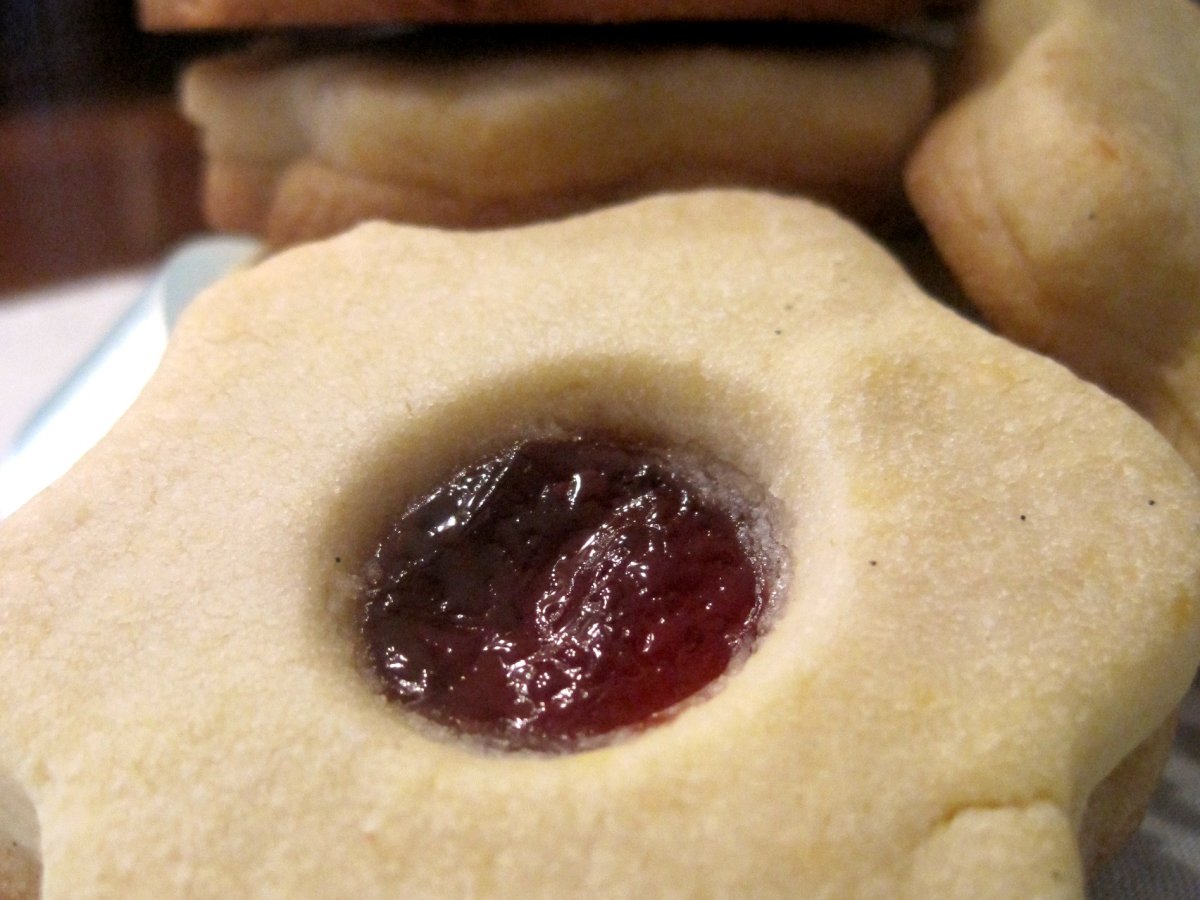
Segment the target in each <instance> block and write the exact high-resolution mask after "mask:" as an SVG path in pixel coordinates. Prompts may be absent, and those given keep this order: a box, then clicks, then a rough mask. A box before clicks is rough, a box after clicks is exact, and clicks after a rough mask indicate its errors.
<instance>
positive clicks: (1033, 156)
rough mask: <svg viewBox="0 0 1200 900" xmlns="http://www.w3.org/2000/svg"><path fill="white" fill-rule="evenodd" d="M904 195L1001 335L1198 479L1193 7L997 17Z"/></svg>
mask: <svg viewBox="0 0 1200 900" xmlns="http://www.w3.org/2000/svg"><path fill="white" fill-rule="evenodd" d="M959 74H960V76H961V81H960V83H958V84H956V85H954V89H955V90H956V91H957V92H958V93H960V94H961V98H960V99H959V100H958V101H957V102H956V103H954V104H953V105H952V106H951V107H950V109H949V110H948V111H947V112H946V113H945V114H943V115H941V116H940V117H939V118H938V119H937V120H936V121H935V122H934V124H933V126H932V127H931V128H930V129H929V132H928V133H927V134H926V135H925V136H924V137H923V139H922V141H921V143H920V145H919V146H918V149H917V151H916V152H915V154H914V156H913V159H912V161H911V163H910V164H909V168H908V172H907V182H908V189H909V194H910V196H911V198H912V202H913V204H914V206H915V207H916V209H917V212H918V213H919V215H920V216H921V217H922V219H923V220H924V221H925V223H926V225H927V226H928V228H929V230H930V232H931V233H932V234H933V237H934V240H935V241H936V243H937V245H938V247H939V249H940V250H941V251H942V253H943V254H944V256H945V257H946V259H947V261H948V263H949V265H950V267H951V268H952V269H953V270H954V272H955V273H956V274H957V276H958V277H959V279H960V280H961V282H962V284H963V286H964V288H965V290H966V293H967V295H968V297H969V298H970V299H971V301H972V302H973V303H974V304H975V305H976V306H977V307H978V308H979V309H980V310H982V312H983V314H984V315H985V316H986V317H987V318H988V319H989V320H990V321H991V322H992V323H993V324H994V325H995V326H996V327H997V328H998V329H999V330H1000V331H1002V332H1003V333H1005V334H1006V335H1009V336H1011V337H1013V338H1015V339H1016V340H1018V341H1021V342H1022V343H1025V344H1028V345H1030V346H1032V347H1035V348H1037V349H1039V350H1042V351H1044V352H1046V353H1048V354H1050V355H1052V356H1055V357H1057V358H1058V359H1060V360H1062V361H1063V362H1065V363H1067V364H1068V365H1069V366H1071V367H1072V368H1073V369H1074V370H1075V371H1076V372H1078V373H1079V374H1081V375H1082V376H1084V377H1086V378H1089V379H1091V380H1094V381H1096V382H1098V383H1099V384H1101V385H1103V386H1104V387H1106V388H1108V389H1109V390H1111V391H1113V392H1114V393H1116V394H1117V395H1118V396H1120V397H1123V398H1124V399H1125V400H1127V401H1128V402H1129V403H1131V404H1132V405H1133V406H1134V407H1136V408H1137V409H1138V410H1140V411H1141V412H1142V413H1143V414H1145V415H1146V416H1147V417H1149V418H1150V419H1151V420H1152V421H1153V422H1154V423H1155V424H1156V425H1157V426H1158V427H1159V428H1160V429H1161V430H1162V431H1163V433H1164V434H1166V435H1167V436H1168V437H1169V438H1170V439H1171V440H1172V442H1173V443H1174V444H1175V446H1176V447H1177V448H1178V449H1179V450H1180V452H1182V453H1183V454H1184V456H1186V457H1187V458H1188V459H1189V461H1190V462H1191V463H1192V465H1193V466H1194V467H1198V468H1200V104H1198V103H1197V100H1196V98H1197V97H1200V7H1198V6H1197V5H1196V4H1194V3H1191V2H1188V0H1147V2H1136V3H1135V2H1128V0H1031V2H1022V3H1012V2H1001V0H991V2H985V3H983V4H982V5H981V7H980V9H979V12H978V15H977V17H976V19H975V21H974V23H973V25H972V26H971V29H970V33H969V39H968V42H967V45H966V50H965V53H964V59H963V61H962V63H961V67H960V69H959Z"/></svg>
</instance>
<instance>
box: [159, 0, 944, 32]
mask: <svg viewBox="0 0 1200 900" xmlns="http://www.w3.org/2000/svg"><path fill="white" fill-rule="evenodd" d="M947 5H950V4H948V3H947V2H945V0H941V2H938V0H934V2H930V0H720V2H714V0H585V2H579V0H337V2H334V0H290V2H280V0H236V2H235V0H139V11H140V16H141V22H142V25H143V27H145V28H149V29H151V30H158V31H176V30H180V29H193V28H262V27H264V26H280V25H342V26H344V25H370V24H375V25H394V24H397V23H401V22H460V23H461V22H639V21H651V20H701V19H721V20H738V19H743V20H744V19H803V20H808V21H816V20H827V21H832V22H858V23H864V24H869V23H875V24H883V23H887V22H896V21H900V20H902V19H904V18H907V17H910V16H913V15H916V14H917V13H919V12H920V11H922V10H924V9H926V8H928V7H937V6H947Z"/></svg>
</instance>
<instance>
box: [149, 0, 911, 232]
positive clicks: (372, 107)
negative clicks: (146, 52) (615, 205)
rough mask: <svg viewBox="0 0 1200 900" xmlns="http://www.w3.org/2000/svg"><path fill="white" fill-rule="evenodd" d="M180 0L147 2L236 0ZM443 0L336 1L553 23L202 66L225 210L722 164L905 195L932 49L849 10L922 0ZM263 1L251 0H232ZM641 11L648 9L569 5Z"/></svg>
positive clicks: (645, 182) (194, 95) (516, 188)
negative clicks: (569, 0) (582, 0)
mask: <svg viewBox="0 0 1200 900" xmlns="http://www.w3.org/2000/svg"><path fill="white" fill-rule="evenodd" d="M162 6H164V7H166V6H168V4H162ZM171 6H173V7H175V8H176V15H175V17H173V18H172V17H168V16H167V14H166V13H165V11H163V10H159V9H156V5H154V4H151V5H149V6H148V8H147V10H146V18H147V20H148V21H150V22H153V23H155V24H157V25H160V26H167V25H170V26H181V25H206V26H211V25H214V24H220V23H222V22H223V21H224V19H223V15H224V14H225V13H226V12H228V11H227V10H224V9H221V8H214V9H210V10H203V9H202V8H201V9H200V10H198V8H197V6H196V5H194V4H171ZM395 6H397V7H403V6H404V4H395ZM432 6H434V7H435V8H433V9H427V8H424V7H422V6H421V5H420V4H416V5H415V6H414V7H412V8H410V9H408V10H407V14H406V15H405V14H404V12H403V11H402V10H400V9H388V8H385V7H388V4H383V5H378V4H371V5H370V6H369V7H368V8H363V9H360V10H354V9H351V10H347V11H344V10H343V9H342V8H341V7H339V8H338V14H339V15H341V14H343V12H344V14H345V15H346V20H345V21H349V22H354V21H357V18H358V16H359V15H362V16H368V17H372V16H373V17H376V18H375V20H376V21H387V22H388V24H391V25H393V26H394V25H395V24H396V22H397V21H399V22H403V21H407V20H410V19H418V20H420V19H422V18H425V19H435V20H437V19H440V18H446V19H450V20H456V21H473V22H479V21H484V22H488V21H496V20H500V21H521V22H526V23H528V22H541V23H542V24H541V25H540V26H538V27H535V28H528V27H527V28H524V29H521V28H517V27H515V26H509V27H507V28H498V27H495V26H492V27H488V26H479V25H476V26H475V27H472V28H464V27H462V26H459V27H455V28H449V29H447V28H441V29H429V28H425V29H423V30H417V31H411V30H410V31H407V32H404V33H401V34H393V35H390V36H388V37H382V36H380V35H379V34H378V33H376V32H372V33H371V34H370V35H369V36H368V37H361V36H360V37H359V38H358V39H357V40H356V39H354V38H349V37H346V36H345V32H340V33H339V34H340V35H341V36H340V37H336V38H335V37H330V35H329V33H327V32H326V33H322V35H321V36H319V37H314V36H312V35H311V34H310V35H309V36H308V37H307V38H306V39H302V40H297V39H296V38H295V37H294V36H293V38H292V39H291V40H290V41H288V42H286V43H275V44H272V45H270V46H259V47H256V48H254V49H252V50H250V51H249V52H245V53H242V54H236V55H233V56H230V57H226V58H223V59H217V60H211V61H207V62H203V63H201V64H199V65H197V66H195V67H193V68H192V69H191V70H190V71H189V72H188V73H187V75H186V77H185V78H184V81H183V89H182V91H183V108H184V110H185V112H186V113H187V115H188V116H189V117H190V118H191V119H192V120H193V121H194V122H196V124H197V125H198V126H199V128H200V130H201V132H202V135H203V142H204V147H205V150H206V154H207V158H208V168H207V184H206V188H205V204H206V208H207V211H208V216H209V218H210V221H211V222H212V223H213V225H214V226H215V227H217V228H221V229H228V230H242V231H249V232H252V233H256V234H261V235H264V236H265V237H266V238H267V240H268V241H269V243H271V244H272V245H275V246H285V245H288V244H291V243H295V242H297V241H301V240H306V239H312V238H315V237H322V236H326V235H329V234H332V233H336V232H338V231H340V230H342V229H344V228H346V227H348V226H350V225H352V224H354V223H355V222H358V221H362V220H365V219H370V218H386V219H391V220H395V221H403V222H412V223H416V224H426V225H438V226H449V227H480V226H498V225H508V224H517V223H522V222H528V221H534V220H539V219H547V218H554V217H558V216H561V215H564V214H567V213H571V212H577V211H581V210H585V209H590V208H594V207H597V206H600V205H604V204H607V203H612V202H616V201H620V200H624V199H631V198H633V197H637V196H642V195H645V194H648V193H653V192H655V191H661V190H672V189H684V188H695V187H704V186H716V185H730V186H737V185H741V186H752V187H759V188H764V189H770V190H776V191H781V192H787V193H798V194H805V195H808V196H813V197H816V198H819V199H821V200H822V201H824V202H827V203H831V204H833V205H835V206H837V207H838V208H840V209H842V210H844V211H846V212H848V213H849V214H851V215H854V216H855V217H857V218H860V219H863V220H867V221H872V222H879V221H881V220H887V219H889V218H892V217H894V216H896V214H897V213H898V211H899V210H900V209H901V206H902V202H901V200H902V191H901V183H900V171H901V165H902V163H903V160H904V158H905V156H906V155H907V153H908V152H909V150H910V149H911V147H912V145H913V143H914V141H915V140H916V137H917V135H918V133H919V132H920V131H921V129H922V128H923V127H924V125H925V124H926V122H927V120H928V118H929V116H930V113H931V112H932V107H933V72H932V63H931V58H930V53H929V52H928V51H927V50H925V49H924V48H922V47H919V46H916V45H914V44H912V43H907V42H901V41H898V40H895V39H891V38H887V37H884V36H882V35H880V34H879V33H878V32H872V31H868V30H866V29H862V28H851V27H848V26H847V25H846V24H845V23H846V22H865V21H872V22H875V23H877V24H878V23H881V22H887V21H892V22H894V21H896V20H898V19H900V17H901V16H902V15H903V14H905V13H908V14H911V13H913V12H915V11H916V9H915V8H916V7H917V6H918V4H916V3H905V4H895V3H886V4H881V3H878V2H872V3H850V4H845V3H843V4H833V5H832V6H834V7H836V8H837V9H838V14H837V15H836V16H835V18H836V19H838V20H840V22H841V24H840V25H830V24H829V23H828V22H826V23H823V24H822V25H819V26H818V25H815V24H813V23H811V22H809V23H805V24H799V25H798V24H796V23H794V22H793V23H786V22H782V23H781V22H771V23H770V24H767V23H762V22H760V23H759V24H758V25H752V24H748V23H746V22H740V23H733V22H729V21H725V22H723V23H721V24H714V23H711V22H710V23H708V24H707V25H703V24H698V23H696V22H695V21H692V22H690V23H688V24H684V23H681V22H673V23H663V22H659V23H657V25H654V24H648V23H647V21H646V20H655V19H681V18H692V19H693V20H694V19H695V18H710V19H717V18H720V19H726V20H728V19H731V18H738V17H747V16H757V17H760V18H761V17H774V18H778V17H786V18H789V19H809V18H813V17H828V16H830V15H831V10H830V8H829V7H830V6H831V5H830V4H822V3H815V4H805V3H798V4H797V3H750V4H743V5H739V4H734V8H733V9H727V8H725V6H720V7H719V8H718V7H715V5H711V4H710V5H709V7H710V8H705V5H704V4H692V3H682V4H680V3H672V4H637V5H636V6H635V5H630V4H595V3H592V4H556V3H546V4H480V5H477V6H476V5H472V4H433V5H432ZM743 6H744V7H745V8H743ZM610 7H611V8H610ZM254 15H255V14H254V11H253V9H247V8H242V7H239V13H238V14H237V16H235V18H234V19H233V20H232V22H233V24H243V23H244V24H261V23H259V22H256V21H254ZM280 15H282V14H280ZM627 19H638V20H640V24H638V25H630V24H626V25H624V26H622V27H613V26H612V25H611V24H609V25H608V27H599V26H597V25H595V24H591V25H587V26H583V27H574V28H571V27H563V22H564V21H566V22H570V21H578V20H584V21H592V22H606V23H611V22H614V21H623V20H627ZM310 20H311V21H323V19H322V17H321V14H320V13H319V12H317V11H309V10H298V11H295V12H294V14H293V15H292V16H289V17H288V18H287V19H286V24H290V25H297V24H304V23H307V22H309V21H310ZM265 21H273V22H276V23H278V21H279V18H278V17H276V18H267V19H266V20H265ZM547 21H548V22H554V23H557V27H553V26H548V25H547V24H545V23H546V22H547ZM359 34H360V35H361V32H359Z"/></svg>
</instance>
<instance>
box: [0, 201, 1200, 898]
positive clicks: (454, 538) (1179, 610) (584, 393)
mask: <svg viewBox="0 0 1200 900" xmlns="http://www.w3.org/2000/svg"><path fill="white" fill-rule="evenodd" d="M1197 527H1200V487H1198V486H1197V483H1196V481H1195V479H1194V477H1193V475H1192V473H1191V471H1190V469H1189V468H1188V467H1187V466H1186V465H1185V464H1184V462H1183V461H1182V460H1181V459H1180V458H1179V457H1178V456H1177V455H1176V453H1175V452H1174V451H1173V450H1172V449H1171V448H1170V446H1169V445H1168V444H1167V443H1166V442H1165V441H1164V440H1163V439H1162V438H1161V437H1160V436H1159V435H1158V434H1157V433H1156V432H1155V431H1154V430H1153V429H1152V428H1151V427H1150V426H1149V425H1148V424H1146V423H1145V422H1144V421H1143V420H1142V419H1141V418H1139V417H1138V416H1136V415H1135V414H1134V413H1132V412H1131V411H1129V410H1128V409H1127V408H1126V407H1124V406H1123V405H1121V404H1120V403H1118V402H1117V401H1115V400H1113V399H1111V398H1110V397H1108V396H1106V395H1105V394H1103V393H1102V392H1101V391H1099V390H1098V389H1096V388H1094V387H1092V386H1090V385H1087V384H1085V383H1084V382H1082V381H1079V380H1077V379H1076V378H1075V377H1074V376H1072V375H1071V374H1070V373H1068V372H1067V371H1066V370H1065V369H1063V368H1061V367H1060V366H1058V365H1057V364H1055V363H1053V362H1051V361H1049V360H1047V359H1045V358H1043V357H1040V356H1036V355H1034V354H1032V353H1029V352H1027V351H1024V350H1021V349H1019V348H1017V347H1015V346H1013V345H1011V344H1009V343H1007V342H1005V341H1003V340H1002V339H1000V338H997V337H995V336H993V335H991V334H989V333H987V332H985V331H984V330H982V329H980V328H978V327H976V326H974V325H971V324H969V323H968V322H966V321H964V320H963V319H961V318H960V317H958V316H957V315H956V314H954V313H952V312H950V311H948V310H946V309H945V308H943V307H941V306H939V305H937V304H936V303H934V302H932V301H931V300H929V299H928V298H927V297H926V296H925V295H923V294H922V293H921V292H920V291H919V290H918V289H917V288H916V287H915V286H914V285H913V284H912V282H911V281H910V280H909V279H908V277H907V276H906V275H905V274H904V272H903V270H902V269H901V268H900V267H899V266H898V265H897V264H896V263H895V262H894V261H893V260H892V259H891V258H890V257H889V256H888V255H887V254H886V253H885V252H884V251H883V250H881V249H880V248H879V247H878V246H877V245H876V244H874V243H873V242H872V241H871V240H870V239H868V238H867V237H865V236H864V235H863V234H862V233H861V232H860V231H858V230H857V229H856V228H855V227H854V226H852V225H850V224H848V223H847V222H845V221H844V220H842V219H840V218H839V217H838V216H836V215H835V214H833V213H832V212H829V211H827V210H825V209H823V208H820V207H817V206H815V205H812V204H810V203H808V202H807V201H801V200H790V199H783V198H779V197H775V196H770V195H765V194H762V195H760V194H752V193H744V192H701V193H695V194H687V195H678V196H661V197H657V198H654V199H649V200H644V201H640V202H638V203H635V204H631V205H627V206H621V207H616V208H612V209H609V210H605V211H601V212H597V213H593V214H589V215H587V216H581V217H578V218H572V219H567V220H564V221H562V222H559V223H554V224H543V225H536V226H530V227H527V228H521V229H505V230H499V231H494V232H478V233H448V232H440V231H435V230H421V229H417V228H412V227H406V226H393V225H382V224H376V225H368V226H364V227H362V228H360V229H357V230H355V231H353V232H351V233H350V234H348V235H345V236H342V237H339V238H336V239H333V240H331V241H329V242H325V243H321V244H316V245H309V246H305V247H301V248H298V249H295V250H292V251H286V252H284V253H281V254H279V255H277V256H275V257H273V258H271V259H269V260H267V261H266V262H264V263H262V264H260V265H258V266H256V267H255V268H253V269H250V270H248V271H246V272H244V273H240V274H237V275H234V276H233V277H231V278H229V279H228V280H226V281H224V282H223V283H221V284H220V285H218V286H216V287H214V288H213V289H211V290H210V291H208V292H207V293H205V294H204V295H203V296H202V297H201V298H199V299H198V300H197V302H196V304H195V305H194V306H193V307H192V308H191V309H189V311H188V312H187V313H186V315H185V317H184V319H183V321H182V322H181V323H180V326H179V329H178V331H177V332H176V334H175V336H174V339H173V342H172V345H171V347H170V348H169V349H168V352H167V355H166V357H165V359H164V361H163V363H162V366H161V369H160V370H159V372H158V373H157V374H156V376H155V378H154V379H153V380H152V382H151V383H150V385H149V386H148V387H147V389H146V391H145V393H144V394H143V395H142V397H141V398H140V399H139V400H138V402H137V404H136V405H135V406H134V408H133V409H132V410H131V411H130V413H129V414H128V415H127V416H126V417H125V418H124V419H123V420H122V421H121V422H120V423H118V425H117V426H116V428H115V429H114V430H113V432H112V433H111V434H110V435H109V436H108V437H107V438H106V439H105V440H104V441H103V442H102V443H101V444H100V445H99V446H98V447H97V448H96V449H95V450H94V451H93V452H92V453H90V454H89V455H88V456H87V457H85V458H84V460H83V461H82V462H81V463H80V464H79V465H78V466H77V467H76V468H75V469H74V470H73V471H72V472H71V473H69V474H68V475H67V476H66V477H65V478H64V479H63V480H62V481H60V482H59V483H58V484H57V485H55V486H54V487H52V488H50V489H49V490H48V491H46V492H45V493H44V494H43V495H41V496H40V497H39V498H37V499H36V500H34V501H33V502H32V503H31V504H30V505H29V506H27V507H26V508H25V509H23V510H22V511H20V512H19V513H18V514H17V515H15V516H14V517H13V518H12V519H11V520H9V521H8V522H6V523H5V524H4V526H3V529H2V530H0V541H2V545H0V546H2V552H3V556H4V559H5V565H4V566H3V567H2V569H0V801H2V805H0V809H4V810H6V811H12V815H11V816H9V815H6V817H5V819H4V822H5V825H6V828H7V829H8V831H9V832H10V833H9V835H8V837H9V838H10V839H11V841H15V842H16V845H17V846H18V847H20V848H24V851H25V852H26V853H27V854H28V855H29V856H30V857H33V856H34V855H36V856H39V857H40V859H41V862H42V865H43V881H42V892H43V896H45V897H47V898H53V897H72V898H74V897H81V896H92V897H121V898H129V897H176V896H187V897H230V896H245V895H247V894H254V895H259V896H287V897H363V898H367V897H395V896H412V897H418V896H419V897H466V896H471V897H503V896H513V895H514V894H519V895H521V896H530V897H564V896H600V895H603V896H628V897H632V896H638V897H642V896H728V897H733V896H755V897H771V896H780V897H782V896H787V897H795V896H837V897H887V898H894V897H898V896H900V897H904V896H908V897H914V898H916V897H920V898H929V897H962V896H966V895H968V894H969V895H983V896H1012V897H1032V896H1040V897H1051V896H1055V897H1057V896H1062V897H1072V896H1080V895H1081V893H1082V866H1081V861H1080V860H1081V851H1080V846H1079V839H1080V835H1081V834H1083V835H1085V836H1086V837H1087V839H1088V840H1101V841H1103V840H1104V838H1105V836H1107V835H1110V834H1111V833H1112V832H1113V830H1114V829H1118V828H1123V827H1125V826H1124V817H1125V816H1127V812H1128V811H1127V804H1125V803H1120V802H1116V800H1115V799H1114V798H1113V797H1112V796H1111V790H1110V789H1111V788H1112V786H1113V785H1118V786H1124V787H1125V789H1126V790H1133V791H1134V792H1135V796H1134V797H1133V798H1132V799H1133V800H1134V801H1135V804H1136V801H1137V800H1138V799H1142V800H1144V792H1145V791H1146V790H1148V787H1147V786H1146V785H1145V783H1144V782H1145V779H1143V778H1140V777H1135V775H1136V771H1140V770H1141V768H1142V767H1141V765H1140V764H1139V763H1138V761H1139V760H1144V759H1146V758H1147V757H1146V755H1145V754H1146V751H1145V750H1144V748H1143V749H1142V750H1139V749H1138V747H1139V745H1140V744H1142V743H1143V742H1144V741H1146V740H1147V739H1150V740H1149V743H1150V744H1151V745H1154V744H1155V743H1156V742H1155V740H1154V739H1153V738H1151V736H1152V735H1153V734H1155V732H1156V730H1157V729H1159V728H1160V725H1161V723H1163V722H1165V721H1167V720H1168V718H1169V716H1170V715H1171V711H1172V709H1173V708H1174V707H1175V706H1176V704H1177V703H1178V702H1179V699H1180V697H1181V696H1182V695H1183V693H1184V691H1185V690H1186V688H1187V685H1188V683H1189V681H1190V679H1191V676H1192V674H1193V672H1194V671H1195V668H1196V665H1197V658H1198V656H1200V622H1198V610H1197V605H1196V603H1197V600H1196V595H1197V586H1198V585H1197V579H1198V575H1200V560H1198V558H1197V550H1196V530H1197ZM1130 760H1133V763H1130V762H1129V761H1130ZM1123 761H1126V762H1125V763H1124V764H1123ZM1130 772H1134V775H1131V774H1129V773H1130ZM1110 776H1111V777H1110ZM1098 785H1104V786H1105V787H1104V788H1103V789H1102V790H1100V791H1097V786H1098ZM1138 792H1140V793H1141V796H1140V797H1139V796H1137V795H1136V794H1137V793H1138ZM1094 794H1095V795H1097V796H1101V797H1102V799H1103V802H1102V803H1101V804H1100V805H1099V806H1095V805H1093V807H1092V809H1093V813H1092V814H1089V813H1088V810H1089V798H1090V797H1092V796H1093V795H1094ZM1127 799H1128V798H1127ZM1097 809H1098V810H1099V813H1098V814H1097V813H1095V810H1097ZM1097 815H1098V816H1099V821H1097ZM1118 820H1120V821H1118ZM1096 835H1098V838H1097V837H1095V836H1096ZM117 836H119V837H120V839H119V840H118V839H117Z"/></svg>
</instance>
